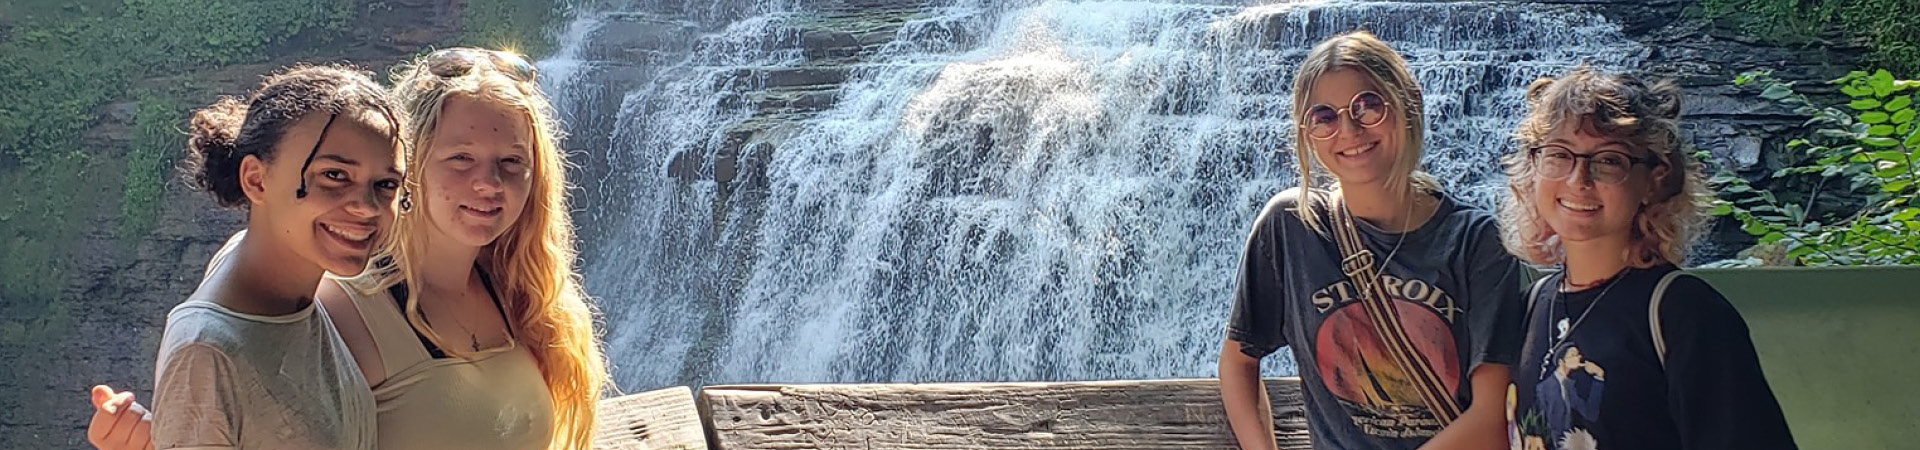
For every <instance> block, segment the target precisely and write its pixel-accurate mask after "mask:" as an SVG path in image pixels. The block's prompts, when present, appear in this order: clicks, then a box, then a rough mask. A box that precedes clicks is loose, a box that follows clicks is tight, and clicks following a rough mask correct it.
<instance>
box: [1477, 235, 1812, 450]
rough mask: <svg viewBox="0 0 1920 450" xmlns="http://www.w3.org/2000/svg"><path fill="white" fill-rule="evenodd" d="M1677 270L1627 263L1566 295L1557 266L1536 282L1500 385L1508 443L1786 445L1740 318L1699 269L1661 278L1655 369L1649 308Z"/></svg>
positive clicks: (1782, 423)
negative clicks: (1509, 374) (1515, 356)
mask: <svg viewBox="0 0 1920 450" xmlns="http://www.w3.org/2000/svg"><path fill="white" fill-rule="evenodd" d="M1674 270H1677V269H1675V268H1674V267H1673V266H1671V265H1663V266H1658V267H1653V268H1648V269H1627V270H1626V271H1625V272H1622V273H1621V274H1620V275H1619V276H1618V278H1616V279H1614V280H1613V281H1612V282H1610V283H1611V284H1609V285H1602V286H1600V287H1596V288H1591V289H1586V290H1582V291H1579V292H1571V293H1561V292H1559V289H1558V288H1557V286H1560V285H1561V279H1562V275H1561V274H1553V275H1550V276H1548V277H1547V279H1546V280H1544V281H1543V283H1545V284H1543V285H1542V287H1541V288H1540V292H1539V293H1538V294H1537V297H1536V298H1535V299H1534V300H1533V306H1532V314H1531V317H1529V318H1528V319H1527V326H1528V328H1527V334H1526V336H1527V337H1526V344H1525V347H1524V350H1523V352H1522V357H1521V360H1520V365H1519V366H1518V367H1516V368H1514V370H1513V380H1514V383H1513V385H1511V386H1510V388H1509V390H1508V391H1507V406H1508V412H1509V414H1508V420H1507V422H1508V438H1509V440H1510V441H1511V444H1512V447H1513V448H1515V449H1526V450H1547V449H1564V450H1595V449H1620V450H1642V449H1645V450H1661V449H1689V450H1693V449H1743V450H1744V449H1792V448H1795V446H1794V443H1793V436H1792V434H1791V433H1789V432H1788V431H1787V422H1786V417H1785V416H1783V415H1782V414H1781V412H1780V404H1779V402H1778V401H1776V400H1775V399H1774V397H1773V391H1772V390H1771V389H1770V388H1768V387H1767V380H1766V377H1765V375H1763V374H1762V373H1761V372H1760V359H1759V357H1758V356H1757V355H1755V354H1754V351H1753V341H1752V340H1751V339H1750V338H1749V337H1748V335H1747V324H1746V322H1745V321H1743V320H1741V319H1740V313H1738V312H1736V311H1734V309H1733V305H1731V304H1729V303H1727V299H1726V297H1722V296H1721V295H1720V292H1719V291H1715V290H1714V289H1713V287H1712V286H1709V285H1707V283H1706V282H1705V281H1702V280H1701V279H1699V278H1695V277H1692V276H1688V275H1680V276H1679V277H1678V278H1675V279H1674V280H1673V281H1672V282H1671V283H1670V284H1668V285H1667V290H1666V294H1665V296H1664V298H1663V300H1661V303H1660V311H1659V314H1660V328H1661V330H1662V331H1661V332H1662V337H1661V340H1662V341H1664V342H1665V343H1666V350H1667V353H1666V362H1665V364H1664V367H1663V365H1662V363H1661V360H1660V357H1659V356H1658V355H1659V353H1658V352H1657V351H1656V350H1655V349H1654V343H1653V339H1654V337H1653V333H1652V323H1653V322H1652V320H1651V317H1650V311H1649V308H1648V307H1649V304H1650V302H1651V299H1652V296H1653V289H1654V287H1655V285H1657V284H1658V283H1659V282H1660V278H1661V277H1663V276H1665V275H1666V274H1667V273H1668V272H1672V271H1674ZM1589 308H1591V309H1589ZM1582 316H1585V318H1584V319H1583V318H1581V317H1582ZM1569 331H1570V332H1569ZM1563 334H1564V336H1565V337H1564V338H1563V337H1562V336H1563Z"/></svg>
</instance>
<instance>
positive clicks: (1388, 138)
mask: <svg viewBox="0 0 1920 450" xmlns="http://www.w3.org/2000/svg"><path fill="white" fill-rule="evenodd" d="M1363 92H1368V93H1373V94H1374V95H1375V96H1362V95H1361V93H1363ZM1357 96H1358V97H1361V98H1362V101H1359V102H1356V101H1355V97H1357ZM1376 96H1377V97H1376ZM1370 98H1379V99H1385V98H1388V97H1387V96H1385V94H1384V91H1382V88H1381V87H1380V86H1379V85H1377V84H1376V83H1374V82H1373V81H1372V80H1371V79H1369V78H1368V77H1367V76H1366V75H1365V74H1364V73H1363V72H1361V71H1358V70H1354V69H1350V68H1342V69H1336V70H1334V71H1331V72H1327V73H1326V74H1323V75H1321V76H1320V77H1319V78H1317V79H1315V80H1314V82H1313V88H1312V90H1311V91H1310V92H1309V94H1308V95H1307V104H1306V108H1303V109H1302V110H1311V109H1313V108H1314V106H1316V105H1326V106H1327V107H1329V108H1331V109H1333V110H1335V111H1336V112H1338V113H1339V114H1335V115H1334V116H1333V117H1332V118H1331V120H1330V121H1329V120H1327V117H1325V116H1319V118H1318V119H1316V116H1315V115H1313V114H1303V116H1306V117H1300V118H1297V119H1296V120H1298V121H1299V122H1300V123H1301V124H1302V125H1306V126H1308V127H1315V126H1330V127H1333V128H1332V131H1333V132H1332V136H1331V137H1328V138H1326V139H1318V138H1315V137H1312V136H1309V137H1307V138H1305V139H1304V140H1305V142H1306V143H1307V145H1308V147H1310V148H1311V149H1312V151H1313V156H1314V158H1315V159H1318V160H1319V161H1320V163H1321V165H1322V166H1324V167H1326V168H1327V170H1328V171H1329V172H1333V175H1334V177H1335V178H1337V179H1339V180H1340V183H1341V184H1342V185H1349V186H1351V185H1370V184H1380V183H1385V182H1387V181H1388V180H1390V179H1393V178H1394V177H1395V176H1397V175H1404V174H1401V173H1398V172H1401V171H1404V170H1405V169H1403V168H1400V167H1398V166H1399V161H1400V158H1401V154H1402V152H1404V151H1406V133H1404V130H1405V129H1406V127H1407V126H1406V120H1405V119H1403V118H1402V115H1401V113H1400V108H1401V106H1400V105H1394V104H1390V103H1387V104H1384V105H1382V106H1381V107H1380V110H1381V111H1382V112H1383V113H1384V115H1385V116H1384V117H1383V118H1382V119H1380V122H1379V123H1378V124H1377V125H1374V126H1371V127H1365V126H1362V122H1363V120H1356V119H1355V118H1354V114H1353V113H1352V110H1353V109H1355V108H1359V109H1367V107H1368V106H1369V102H1368V101H1367V100H1368V99H1370ZM1316 120H1319V122H1321V123H1315V122H1316ZM1300 132H1301V133H1311V132H1310V131H1309V130H1308V129H1302V130H1300Z"/></svg>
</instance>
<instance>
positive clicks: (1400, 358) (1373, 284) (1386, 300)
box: [1327, 201, 1460, 427]
mask: <svg viewBox="0 0 1920 450" xmlns="http://www.w3.org/2000/svg"><path fill="white" fill-rule="evenodd" d="M1327 205H1328V209H1329V210H1330V211H1329V212H1330V214H1328V215H1330V216H1332V218H1333V223H1332V227H1331V228H1333V230H1332V232H1333V237H1334V239H1333V240H1334V243H1336V244H1338V245H1339V246H1340V254H1341V255H1342V257H1341V259H1340V271H1341V272H1342V273H1345V274H1346V275H1347V279H1349V280H1352V281H1353V284H1354V287H1355V288H1356V289H1355V290H1357V291H1359V293H1360V304H1361V305H1363V306H1364V307H1365V308H1366V312H1367V317H1368V318H1369V319H1371V320H1372V321H1373V331H1374V333H1376V334H1377V335H1378V336H1379V338H1380V342H1381V343H1382V344H1384V345H1385V347H1386V350H1387V352H1386V353H1387V355H1388V357H1389V358H1390V359H1392V360H1393V363H1394V364H1395V365H1397V366H1399V367H1400V370H1402V371H1404V372H1406V373H1407V375H1408V376H1410V377H1413V380H1412V382H1413V385H1414V386H1416V387H1417V388H1418V390H1419V391H1420V399H1421V401H1423V402H1424V403H1426V406H1427V409H1428V410H1430V411H1433V412H1434V418H1436V419H1439V420H1440V426H1442V427H1445V426H1447V425H1449V424H1452V423H1453V420H1454V419H1456V418H1459V417H1460V404H1459V402H1458V401H1455V399H1454V397H1453V394H1451V393H1449V392H1447V388H1446V383H1444V382H1443V381H1441V378H1440V376H1439V374H1438V373H1436V372H1434V370H1433V365H1432V364H1430V363H1428V360H1427V358H1423V357H1421V356H1420V352H1419V351H1418V349H1417V348H1416V347H1414V345H1413V340H1412V339H1411V338H1408V337H1407V332H1406V327H1405V326H1404V325H1403V324H1401V323H1400V315H1399V314H1396V313H1394V307H1393V300H1392V299H1391V298H1390V297H1388V296H1387V292H1386V290H1385V289H1383V288H1381V286H1380V270H1379V268H1378V267H1376V264H1377V262H1376V261H1374V255H1373V251H1372V250H1368V249H1367V248H1366V245H1365V244H1363V241H1361V240H1360V232H1359V230H1358V229H1356V228H1355V226H1356V224H1355V223H1354V220H1353V213H1352V212H1350V211H1347V209H1346V208H1344V207H1342V206H1341V205H1338V204H1334V203H1333V202H1331V201H1328V202H1327ZM1436 356H1439V355H1436Z"/></svg>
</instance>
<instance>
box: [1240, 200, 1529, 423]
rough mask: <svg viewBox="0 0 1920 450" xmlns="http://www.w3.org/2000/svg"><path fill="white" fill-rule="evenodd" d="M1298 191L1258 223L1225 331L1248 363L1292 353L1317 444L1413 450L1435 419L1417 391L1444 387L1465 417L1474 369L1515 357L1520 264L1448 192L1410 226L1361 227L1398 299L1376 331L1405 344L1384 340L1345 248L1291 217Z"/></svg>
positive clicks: (1490, 225) (1490, 224) (1479, 213)
mask: <svg viewBox="0 0 1920 450" xmlns="http://www.w3.org/2000/svg"><path fill="white" fill-rule="evenodd" d="M1299 192H1300V190H1298V189H1292V190H1288V191H1287V192H1283V193H1281V194H1280V195H1277V196H1274V198H1273V199H1272V200H1271V201H1269V202H1268V203H1267V206H1266V209H1265V210H1263V211H1261V213H1260V217H1259V219H1258V220H1257V221H1256V222H1255V223H1254V226H1253V231H1252V233H1251V235H1250V236H1249V237H1248V239H1247V248H1246V250H1245V252H1244V253H1243V254H1242V255H1241V262H1240V271H1239V274H1238V286H1237V287H1236V289H1235V292H1234V301H1233V315H1232V317H1231V319H1229V322H1228V324H1227V337H1229V338H1231V339H1233V340H1235V341H1239V342H1240V343H1241V344H1242V345H1241V348H1240V350H1241V351H1242V352H1244V353H1246V354H1247V356H1251V357H1254V358H1260V357H1264V356H1266V355H1268V354H1270V353H1273V352H1274V351H1275V350H1278V349H1279V348H1280V347H1291V348H1292V349H1293V355H1294V361H1295V362H1297V363H1298V366H1299V370H1300V378H1301V388H1302V389H1303V390H1304V391H1305V392H1304V394H1305V397H1306V407H1307V422H1308V424H1309V428H1310V431H1311V436H1312V437H1313V445H1314V448H1317V449H1411V448H1415V447H1418V446H1419V445H1420V444H1422V443H1425V442H1426V441H1427V440H1428V439H1430V438H1432V437H1433V436H1434V435H1435V434H1437V433H1439V432H1440V429H1441V425H1440V422H1439V420H1438V419H1437V418H1436V417H1437V416H1436V414H1435V413H1434V412H1433V411H1431V410H1430V409H1429V408H1428V407H1427V404H1426V402H1424V401H1423V400H1421V396H1420V395H1419V392H1420V390H1419V389H1418V388H1416V387H1415V386H1416V385H1415V384H1414V383H1424V384H1427V385H1430V386H1434V389H1433V390H1434V391H1437V392H1445V393H1451V394H1452V395H1453V397H1454V398H1455V399H1456V401H1457V402H1458V404H1459V405H1460V408H1461V410H1465V409H1466V407H1467V405H1468V401H1469V400H1470V399H1471V398H1472V393H1471V392H1470V390H1469V387H1470V383H1469V382H1468V379H1467V374H1469V373H1471V372H1472V370H1473V368H1475V367H1478V366H1479V365H1480V364H1481V363H1492V364H1505V365H1509V366H1511V365H1513V364H1514V363H1515V362H1516V359H1517V358H1518V352H1519V347H1520V341H1521V339H1520V337H1521V335H1522V333H1523V332H1524V330H1523V329H1522V326H1523V324H1522V323H1521V319H1520V316H1521V311H1523V310H1524V309H1525V305H1524V304H1523V303H1522V297H1524V295H1525V289H1526V286H1525V281H1524V280H1523V278H1524V276H1523V272H1522V268H1521V266H1520V264H1519V263H1518V262H1517V260H1515V259H1514V258H1513V256H1512V255H1509V254H1508V253H1507V252H1506V250H1505V248H1504V247H1502V246H1501V244H1500V233H1499V231H1498V229H1497V222H1496V221H1495V219H1494V217H1493V216H1492V215H1490V214H1488V213H1487V212H1486V211H1483V210H1480V209H1476V208H1472V207H1470V206H1467V205H1464V204H1461V203H1460V202H1458V201H1456V200H1454V199H1452V198H1450V197H1447V196H1444V195H1442V196H1441V197H1440V200H1441V202H1440V206H1439V209H1438V211H1436V212H1434V215H1433V217H1432V218H1431V219H1429V220H1428V221H1427V222H1426V223H1425V224H1423V225H1421V226H1420V228H1418V229H1415V230H1413V231H1411V232H1407V233H1404V234H1392V233H1386V232H1382V231H1381V230H1379V229H1377V228H1374V227H1372V226H1369V225H1367V224H1366V223H1365V222H1357V223H1356V225H1357V226H1358V227H1359V228H1360V230H1359V231H1360V235H1361V239H1362V240H1363V241H1365V243H1366V246H1367V248H1368V249H1370V250H1371V251H1373V252H1374V255H1375V260H1376V264H1375V266H1376V267H1378V268H1379V269H1380V271H1381V274H1382V276H1381V277H1380V278H1381V281H1380V284H1381V286H1382V288H1383V289H1384V290H1385V291H1387V292H1388V296H1389V297H1391V298H1392V299H1393V301H1392V302H1390V304H1391V305H1393V307H1392V309H1393V314H1392V316H1391V320H1383V321H1380V323H1381V324H1383V326H1385V327H1388V329H1389V330H1400V333H1399V334H1402V335H1404V336H1406V340H1405V341H1404V342H1399V343H1397V344H1388V343H1387V342H1389V341H1397V340H1383V339H1382V338H1381V337H1380V333H1378V332H1376V328H1375V326H1376V321H1375V320H1374V319H1373V318H1372V317H1374V316H1370V315H1369V314H1368V308H1366V307H1365V306H1364V304H1362V303H1360V302H1359V301H1358V300H1359V298H1358V296H1357V293H1356V289H1355V288H1354V286H1353V285H1352V283H1351V282H1350V281H1349V280H1348V279H1347V277H1346V275H1345V274H1344V273H1342V272H1341V270H1340V261H1341V254H1340V248H1339V246H1338V245H1336V244H1335V243H1334V241H1333V239H1332V237H1331V235H1322V234H1320V233H1317V232H1315V231H1314V230H1312V229H1310V228H1308V227H1307V225H1306V224H1305V223H1303V222H1301V220H1300V218H1299V217H1298V216H1297V215H1295V212H1294V209H1295V207H1296V206H1298V205H1299V204H1300V203H1301V202H1299V201H1298V195H1299ZM1327 204H1328V203H1327V202H1318V203H1317V205H1319V206H1320V209H1321V211H1319V212H1318V216H1317V217H1319V218H1320V219H1321V222H1322V224H1326V223H1328V221H1329V218H1330V216H1329V215H1328V214H1327V212H1326V211H1325V208H1326V206H1325V205H1327ZM1323 226H1325V225H1323ZM1383 317H1384V316H1383ZM1396 351H1397V352H1399V353H1400V354H1403V355H1417V356H1418V357H1419V358H1420V360H1422V361H1425V363H1426V364H1427V367H1428V369H1427V370H1425V371H1422V370H1421V369H1417V368H1416V369H1411V370H1408V369H1403V366H1402V365H1401V364H1398V363H1395V362H1394V359H1392V357H1391V356H1390V355H1392V354H1393V353H1392V352H1396ZM1411 372H1427V373H1430V374H1431V375H1432V376H1431V377H1420V376H1417V375H1414V374H1412V373H1411ZM1423 379H1424V380H1426V381H1418V380H1423Z"/></svg>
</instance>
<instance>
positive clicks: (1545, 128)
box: [1500, 66, 1711, 268]
mask: <svg viewBox="0 0 1920 450" xmlns="http://www.w3.org/2000/svg"><path fill="white" fill-rule="evenodd" d="M1527 106H1528V107H1529V108H1530V109H1531V111H1529V112H1528V113H1527V117H1526V119H1523V120H1522V121H1521V122H1520V127H1519V129H1517V130H1516V131H1515V132H1514V140H1515V141H1518V143H1519V144H1520V145H1519V148H1517V149H1515V150H1516V151H1515V152H1512V153H1508V154H1507V155H1506V156H1503V157H1501V162H1502V163H1504V164H1505V165H1506V170H1507V188H1508V189H1510V190H1512V191H1513V199H1512V200H1511V201H1508V202H1506V204H1505V205H1503V206H1501V208H1500V222H1501V227H1500V229H1501V241H1503V243H1504V244H1505V245H1506V247H1507V251H1508V252H1509V253H1513V255H1514V256H1518V257H1520V259H1522V260H1526V261H1527V262H1530V263H1533V264H1537V265H1553V264H1559V263H1562V262H1565V261H1566V249H1565V248H1563V247H1562V246H1561V245H1560V240H1559V236H1558V235H1557V234H1555V233H1554V231H1553V229H1552V228H1551V227H1548V226H1547V224H1546V222H1545V221H1543V220H1541V219H1540V212H1539V211H1536V210H1534V205H1533V202H1532V201H1529V200H1528V199H1530V198H1532V196H1533V192H1534V183H1536V182H1537V181H1536V180H1535V177H1534V171H1535V168H1534V166H1533V158H1531V157H1530V156H1529V155H1528V153H1527V150H1526V149H1529V148H1533V147H1534V146H1537V145H1540V144H1541V143H1543V142H1546V140H1547V136H1549V135H1552V134H1553V130H1555V129H1559V128H1561V127H1579V128H1578V129H1579V130H1581V131H1583V132H1586V133H1587V134H1591V135H1594V136H1603V137H1609V138H1614V139H1616V140H1618V141H1620V142H1621V143H1624V144H1626V145H1628V146H1630V147H1634V148H1640V149H1645V150H1646V151H1647V153H1648V154H1649V155H1650V156H1652V157H1653V159H1654V160H1656V161H1659V162H1660V164H1662V165H1664V166H1665V167H1666V169H1667V170H1666V173H1665V174H1664V176H1663V177H1661V178H1658V179H1655V180H1653V181H1654V184H1653V186H1652V190H1653V192H1650V193H1649V198H1648V203H1647V205H1645V206H1642V207H1641V208H1640V211H1639V212H1638V213H1636V214H1635V215H1634V218H1633V228H1632V237H1631V239H1632V240H1631V241H1630V242H1629V243H1628V245H1627V248H1626V249H1625V250H1624V251H1625V252H1626V254H1625V255H1623V256H1624V258H1625V260H1626V261H1627V264H1628V265H1631V266H1634V267H1643V268H1644V267H1650V266H1653V265H1655V264H1659V263H1662V262H1667V263H1673V264H1680V263H1682V262H1685V260H1686V250H1687V244H1689V243H1690V242H1691V241H1692V238H1693V235H1694V233H1695V232H1696V231H1697V229H1698V228H1699V226H1700V224H1701V223H1702V222H1704V219H1705V216H1706V215H1705V214H1704V207H1705V205H1706V200H1705V199H1707V198H1708V196H1709V195H1711V194H1709V193H1707V189H1706V187H1705V183H1704V182H1703V181H1702V180H1701V175H1700V168H1699V166H1700V165H1699V164H1698V163H1696V162H1695V161H1694V160H1693V157H1692V156H1691V155H1688V154H1687V152H1686V147H1685V146H1684V145H1682V143H1681V141H1680V88H1678V87H1675V86H1674V85H1673V84H1671V83H1664V82H1663V83H1654V84H1651V85H1649V84H1647V83H1645V82H1643V81H1641V80H1640V79H1639V78H1635V77H1633V76H1631V75H1621V74H1602V73H1599V72H1596V71H1594V70H1593V69H1591V68H1589V67H1586V66H1581V67H1579V68H1576V69H1574V70H1573V71H1572V72H1569V73H1567V74H1566V75H1565V76H1562V77H1560V78H1559V79H1553V78H1542V79H1540V80H1536V81H1534V82H1533V85H1531V86H1529V87H1528V88H1527Z"/></svg>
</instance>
